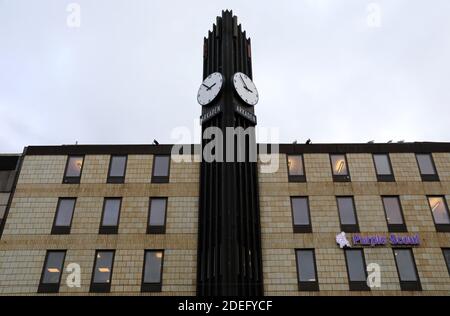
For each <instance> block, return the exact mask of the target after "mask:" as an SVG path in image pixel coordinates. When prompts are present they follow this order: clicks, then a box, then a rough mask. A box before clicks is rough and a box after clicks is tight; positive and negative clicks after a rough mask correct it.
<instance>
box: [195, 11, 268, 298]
mask: <svg viewBox="0 0 450 316" xmlns="http://www.w3.org/2000/svg"><path fill="white" fill-rule="evenodd" d="M213 72H220V73H222V75H223V77H224V87H223V90H222V92H221V94H220V95H219V96H218V98H217V100H215V101H214V102H213V104H212V105H210V106H207V107H204V108H203V113H205V112H207V111H208V110H210V109H211V108H212V107H214V106H216V105H220V106H221V111H220V113H218V114H216V115H214V116H213V117H211V118H210V119H208V120H205V121H203V122H202V131H204V130H205V129H206V128H208V127H212V126H214V127H218V128H220V129H221V130H222V132H223V135H224V143H225V142H226V137H227V136H226V133H225V129H226V128H227V127H243V128H244V129H246V128H247V127H249V126H255V124H256V119H255V120H253V121H252V120H249V119H248V118H246V117H244V116H242V115H240V114H239V113H237V112H236V111H235V108H236V106H237V105H241V104H242V101H241V100H240V99H239V98H238V97H237V96H236V94H235V93H234V90H233V83H232V77H233V75H234V73H236V72H242V73H244V74H246V75H248V76H249V77H250V78H252V65H251V49H250V39H248V38H246V34H245V32H243V31H242V28H241V25H238V24H237V17H236V16H233V14H232V12H231V11H223V12H222V17H217V21H216V24H215V25H213V29H212V31H210V32H209V33H208V37H207V38H205V39H204V56H203V78H206V77H207V76H208V75H209V74H211V73H213ZM246 109H247V110H248V111H249V112H251V113H254V109H253V107H249V106H246ZM252 141H253V142H255V140H254V139H253V140H250V141H249V142H246V144H245V146H246V151H247V152H248V149H249V146H250V144H249V143H250V142H252ZM206 143H207V142H206V141H205V140H203V141H202V148H204V146H205V144H206ZM254 145H255V146H256V144H254ZM225 151H226V149H225V148H224V157H226V152H225ZM235 155H236V150H235ZM257 176H258V175H257V164H256V162H254V161H253V162H252V161H250V159H249V157H248V155H246V158H245V161H243V162H236V160H234V162H226V161H224V162H217V161H214V162H206V161H204V160H203V159H202V163H201V172H200V202H199V205H200V209H199V235H198V266H197V294H198V295H200V296H211V295H212V296H217V295H223V296H237V295H244V296H257V295H258V296H259V295H263V280H262V278H263V276H262V263H261V261H262V260H261V238H260V222H259V198H258V177H257Z"/></svg>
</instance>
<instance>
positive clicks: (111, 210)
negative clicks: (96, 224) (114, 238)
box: [99, 198, 122, 234]
mask: <svg viewBox="0 0 450 316" xmlns="http://www.w3.org/2000/svg"><path fill="white" fill-rule="evenodd" d="M121 205H122V198H105V200H104V202H103V215H102V222H101V224H100V230H99V233H100V234H117V231H118V229H119V217H120V207H121Z"/></svg>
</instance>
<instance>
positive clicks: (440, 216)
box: [428, 196, 450, 232]
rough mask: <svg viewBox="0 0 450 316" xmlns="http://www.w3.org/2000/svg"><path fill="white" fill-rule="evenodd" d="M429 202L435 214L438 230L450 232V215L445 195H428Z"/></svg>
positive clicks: (434, 218)
mask: <svg viewBox="0 0 450 316" xmlns="http://www.w3.org/2000/svg"><path fill="white" fill-rule="evenodd" d="M428 204H429V206H430V209H431V213H432V214H433V220H434V225H435V226H436V231H438V232H450V216H449V213H448V206H447V201H446V200H445V197H444V196H428Z"/></svg>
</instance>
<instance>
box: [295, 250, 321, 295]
mask: <svg viewBox="0 0 450 316" xmlns="http://www.w3.org/2000/svg"><path fill="white" fill-rule="evenodd" d="M295 252H296V260H297V278H298V289H299V291H318V290H319V283H318V280H317V269H316V256H315V254H314V250H313V249H297V250H296V251H295Z"/></svg>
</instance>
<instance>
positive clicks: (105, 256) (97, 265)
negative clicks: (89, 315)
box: [90, 250, 115, 292]
mask: <svg viewBox="0 0 450 316" xmlns="http://www.w3.org/2000/svg"><path fill="white" fill-rule="evenodd" d="M114 254H115V252H114V250H97V251H96V252H95V262H94V270H93V271H92V280H91V288H90V291H91V292H109V291H110V289H111V277H112V272H113V271H112V269H113V263H114Z"/></svg>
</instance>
